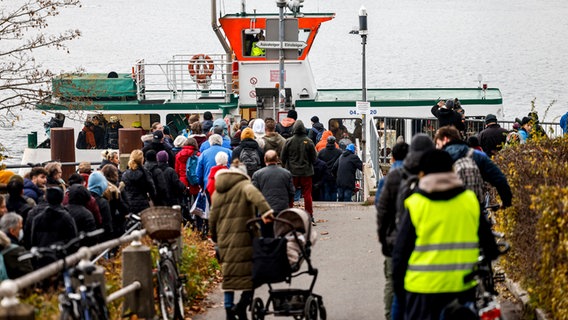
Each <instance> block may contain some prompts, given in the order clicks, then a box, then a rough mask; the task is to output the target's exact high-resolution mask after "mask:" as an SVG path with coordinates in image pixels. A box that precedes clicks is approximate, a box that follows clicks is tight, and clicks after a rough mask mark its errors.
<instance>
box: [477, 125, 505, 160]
mask: <svg viewBox="0 0 568 320" xmlns="http://www.w3.org/2000/svg"><path fill="white" fill-rule="evenodd" d="M508 133H509V131H507V129H504V128H501V126H500V125H498V124H497V123H494V124H491V125H489V126H488V127H487V128H485V129H484V130H483V131H481V132H480V133H479V134H478V135H477V138H478V139H479V144H480V145H481V148H482V149H483V151H484V152H485V153H486V154H487V155H489V156H492V155H494V154H496V153H497V152H499V150H501V149H502V148H503V146H504V145H505V143H506V142H507V134H508Z"/></svg>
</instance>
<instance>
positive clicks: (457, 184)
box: [393, 172, 498, 319]
mask: <svg viewBox="0 0 568 320" xmlns="http://www.w3.org/2000/svg"><path fill="white" fill-rule="evenodd" d="M417 192H419V193H420V194H421V195H422V196H424V197H426V198H427V199H428V200H429V201H435V202H439V201H444V200H450V199H453V198H455V197H457V196H460V195H462V194H463V192H469V191H465V190H464V188H463V185H462V184H461V181H460V180H459V178H458V177H457V175H456V174H455V173H453V172H447V173H437V174H430V175H426V176H424V177H422V178H421V179H420V182H419V185H418V190H417ZM471 202H472V203H474V204H475V202H476V201H475V200H474V199H473V195H471ZM427 207H428V205H426V208H427ZM410 209H411V210H418V209H417V208H410ZM455 211H456V213H459V212H460V208H455ZM434 213H435V212H434ZM478 219H479V222H478V223H477V225H478V229H477V230H476V231H477V238H478V239H479V246H480V247H481V248H482V250H483V253H484V255H485V256H486V257H487V258H489V259H494V258H496V257H497V255H498V250H497V245H496V244H495V238H494V236H493V234H492V232H491V228H490V226H489V223H488V222H487V220H486V219H485V217H484V215H483V214H479V215H478ZM416 223H420V220H417V221H413V220H411V217H410V214H409V213H408V209H407V212H406V213H405V214H404V215H403V218H402V221H401V223H400V231H399V234H398V238H397V240H396V245H395V248H394V251H393V286H394V290H395V293H396V294H397V297H398V299H403V300H404V298H405V294H404V287H405V275H406V272H407V269H408V264H409V258H410V256H411V255H412V253H413V251H414V249H415V245H416V239H417V232H416V229H417V228H416V225H415V224H416ZM448 223H450V224H453V222H450V221H448ZM458 227H462V228H465V226H462V225H460V226H458ZM470 231H472V230H470ZM476 231H475V230H473V232H476ZM454 238H455V237H454V236H452V235H451V234H448V239H447V240H449V241H450V242H452V239H454ZM409 294H418V295H420V293H409ZM449 294H450V295H451V294H458V293H449ZM429 298H430V299H431V300H432V301H436V299H437V298H446V299H447V296H446V297H443V295H440V294H430V297H429ZM452 299H453V298H452ZM450 300H451V299H450ZM412 301H413V300H412ZM448 302H449V301H448ZM414 307H415V306H414V305H413V304H410V305H409V304H407V305H406V313H405V315H406V317H408V318H409V319H430V317H429V315H427V314H421V313H420V310H418V309H420V308H414Z"/></svg>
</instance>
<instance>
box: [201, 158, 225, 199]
mask: <svg viewBox="0 0 568 320" xmlns="http://www.w3.org/2000/svg"><path fill="white" fill-rule="evenodd" d="M221 169H229V167H227V166H226V165H222V164H220V165H217V166H214V167H213V168H211V170H209V177H208V179H207V188H206V189H207V192H208V193H209V195H210V196H211V195H212V194H213V192H215V175H216V174H217V171H219V170H221Z"/></svg>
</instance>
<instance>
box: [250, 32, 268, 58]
mask: <svg viewBox="0 0 568 320" xmlns="http://www.w3.org/2000/svg"><path fill="white" fill-rule="evenodd" d="M259 41H264V34H262V33H260V34H259V35H258V40H256V41H255V42H253V43H252V49H251V51H250V55H251V56H253V57H262V56H264V55H266V51H265V50H264V49H262V48H259V47H258V46H257V45H256V44H257V43H258V42H259Z"/></svg>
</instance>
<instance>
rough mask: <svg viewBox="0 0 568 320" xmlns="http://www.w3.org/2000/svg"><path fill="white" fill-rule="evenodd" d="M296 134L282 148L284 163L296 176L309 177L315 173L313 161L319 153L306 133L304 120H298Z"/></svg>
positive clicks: (294, 131) (295, 127) (295, 128)
mask: <svg viewBox="0 0 568 320" xmlns="http://www.w3.org/2000/svg"><path fill="white" fill-rule="evenodd" d="M293 133H294V135H293V136H292V137H291V138H290V139H288V140H286V144H284V149H283V150H282V159H281V160H282V164H283V167H285V168H286V169H288V170H289V171H290V172H291V173H292V175H293V176H294V177H309V176H313V175H314V167H313V165H312V164H313V163H314V161H315V160H316V157H317V154H316V149H315V146H314V143H313V142H312V140H311V139H310V138H308V136H307V135H306V127H304V123H303V122H302V120H298V121H296V123H295V124H294V128H293Z"/></svg>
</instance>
